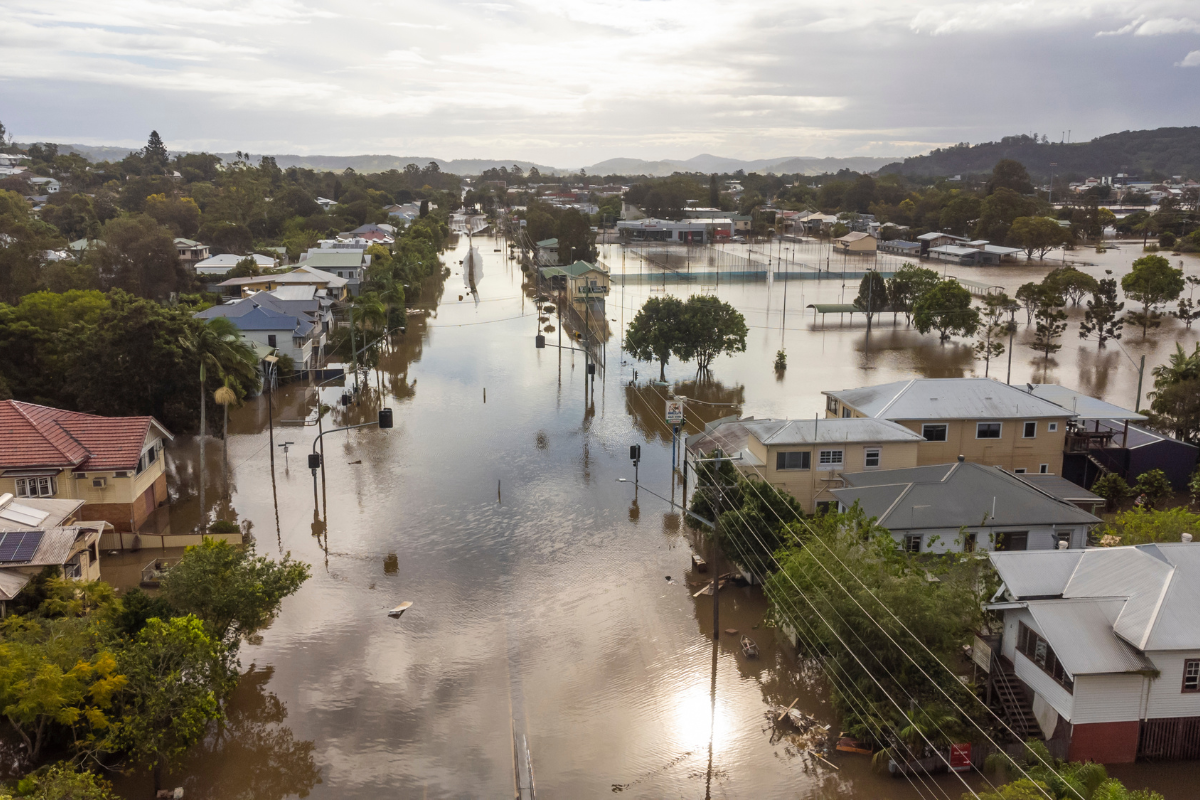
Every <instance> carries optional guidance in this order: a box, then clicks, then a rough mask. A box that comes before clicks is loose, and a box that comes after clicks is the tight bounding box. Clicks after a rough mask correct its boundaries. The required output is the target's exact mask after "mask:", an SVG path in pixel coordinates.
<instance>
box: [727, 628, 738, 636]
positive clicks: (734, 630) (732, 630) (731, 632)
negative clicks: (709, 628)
mask: <svg viewBox="0 0 1200 800" xmlns="http://www.w3.org/2000/svg"><path fill="white" fill-rule="evenodd" d="M737 632H738V629H737V628H726V629H725V633H727V634H729V635H730V636H737Z"/></svg>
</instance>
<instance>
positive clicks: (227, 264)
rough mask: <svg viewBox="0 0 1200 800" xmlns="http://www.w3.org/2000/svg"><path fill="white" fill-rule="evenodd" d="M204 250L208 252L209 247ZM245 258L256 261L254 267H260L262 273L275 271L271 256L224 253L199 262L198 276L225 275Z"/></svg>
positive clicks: (197, 265)
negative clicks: (263, 271)
mask: <svg viewBox="0 0 1200 800" xmlns="http://www.w3.org/2000/svg"><path fill="white" fill-rule="evenodd" d="M204 249H205V251H207V250H208V248H207V247H206V248H204ZM245 258H252V259H254V265H255V266H256V267H258V268H259V270H260V271H261V270H271V269H275V259H274V258H271V257H270V256H264V255H263V254H261V253H251V254H250V255H248V256H239V255H236V254H235V253H222V254H221V255H219V256H213V257H211V258H206V259H204V260H203V261H199V262H197V264H196V274H197V275H224V274H225V273H227V272H229V271H230V270H232V269H233V268H234V267H236V266H237V265H238V262H240V261H241V260H242V259H245Z"/></svg>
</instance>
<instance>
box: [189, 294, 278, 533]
mask: <svg viewBox="0 0 1200 800" xmlns="http://www.w3.org/2000/svg"><path fill="white" fill-rule="evenodd" d="M181 344H182V345H183V347H184V348H185V349H186V350H187V351H188V352H189V353H190V354H191V355H192V356H193V357H194V358H195V359H196V362H197V364H198V366H199V368H200V432H199V434H198V436H199V440H200V530H201V531H204V530H207V528H208V507H207V506H206V505H205V503H204V499H205V498H204V494H205V491H204V490H205V486H204V484H205V475H204V464H205V462H204V440H205V439H206V438H207V437H208V424H207V422H206V416H207V415H206V414H205V407H206V406H207V405H208V401H207V391H206V378H205V372H206V371H207V372H211V374H212V377H213V378H215V379H216V380H217V381H218V383H219V384H222V385H225V384H226V381H228V380H230V379H232V380H233V381H234V382H236V383H237V384H238V385H239V386H240V387H242V389H243V391H244V390H245V389H253V390H257V389H258V387H259V376H258V356H257V355H256V354H255V352H254V348H252V347H251V346H250V345H249V344H247V343H246V342H245V340H243V339H242V337H241V334H240V333H239V331H238V329H237V326H236V325H234V324H233V323H232V322H231V321H230V320H229V318H228V317H213V318H212V319H210V320H206V321H204V322H202V323H200V324H198V325H195V326H193V327H191V328H190V329H189V330H188V332H187V335H186V337H185V338H184V339H183V341H182V342H181Z"/></svg>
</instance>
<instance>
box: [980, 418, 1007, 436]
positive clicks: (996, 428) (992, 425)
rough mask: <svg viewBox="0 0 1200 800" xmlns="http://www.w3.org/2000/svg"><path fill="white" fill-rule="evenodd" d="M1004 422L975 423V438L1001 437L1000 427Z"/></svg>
mask: <svg viewBox="0 0 1200 800" xmlns="http://www.w3.org/2000/svg"><path fill="white" fill-rule="evenodd" d="M1002 424H1003V423H1000V422H977V423H975V438H976V439H999V438H1000V429H1001V426H1002Z"/></svg>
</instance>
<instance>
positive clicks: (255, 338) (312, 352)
mask: <svg viewBox="0 0 1200 800" xmlns="http://www.w3.org/2000/svg"><path fill="white" fill-rule="evenodd" d="M193 316H195V317H196V319H203V320H208V319H213V318H214V317H225V318H226V319H228V320H229V321H230V322H232V323H233V324H234V325H236V326H237V329H238V332H239V333H240V334H241V336H242V338H243V339H245V340H246V341H248V342H252V343H254V344H256V345H258V346H259V347H258V349H260V350H262V351H263V352H269V351H271V350H274V351H276V352H277V353H279V354H281V355H286V356H288V357H289V358H291V359H292V363H293V364H294V365H295V368H296V369H297V370H300V371H307V370H309V369H311V368H313V367H315V366H316V365H317V362H318V360H319V356H320V348H321V345H322V344H323V343H324V326H323V325H322V324H320V322H319V317H320V306H319V303H317V302H316V301H315V300H314V301H310V302H308V303H305V302H303V301H281V300H279V299H277V298H275V297H273V296H272V295H271V294H270V293H268V292H259V293H257V294H254V295H251V296H250V297H247V298H245V299H242V300H239V301H237V302H236V303H229V304H226V305H220V306H213V307H211V308H206V309H204V310H203V311H200V312H197V313H196V314H194V315H193Z"/></svg>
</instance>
